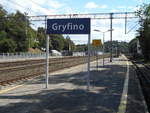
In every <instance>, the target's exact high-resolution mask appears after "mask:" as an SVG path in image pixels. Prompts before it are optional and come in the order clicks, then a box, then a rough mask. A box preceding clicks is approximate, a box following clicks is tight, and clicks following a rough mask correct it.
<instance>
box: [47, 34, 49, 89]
mask: <svg viewBox="0 0 150 113" xmlns="http://www.w3.org/2000/svg"><path fill="white" fill-rule="evenodd" d="M48 74H49V35H47V37H46V88H48Z"/></svg>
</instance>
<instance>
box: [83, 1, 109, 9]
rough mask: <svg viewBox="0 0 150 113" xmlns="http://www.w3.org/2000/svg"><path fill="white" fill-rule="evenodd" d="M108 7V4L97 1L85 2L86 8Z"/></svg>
mask: <svg viewBox="0 0 150 113" xmlns="http://www.w3.org/2000/svg"><path fill="white" fill-rule="evenodd" d="M107 7H108V6H107V5H97V4H96V3H95V2H88V3H86V4H85V8H87V9H94V8H101V9H105V8H107Z"/></svg>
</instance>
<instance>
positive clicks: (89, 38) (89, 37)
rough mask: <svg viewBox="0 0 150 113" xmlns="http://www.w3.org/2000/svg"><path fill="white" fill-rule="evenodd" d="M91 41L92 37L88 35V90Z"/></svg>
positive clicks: (88, 85)
mask: <svg viewBox="0 0 150 113" xmlns="http://www.w3.org/2000/svg"><path fill="white" fill-rule="evenodd" d="M90 40H91V36H90V34H89V35H88V66H87V67H88V73H87V90H89V88H90V49H91V48H90Z"/></svg>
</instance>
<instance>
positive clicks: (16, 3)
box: [0, 0, 65, 15]
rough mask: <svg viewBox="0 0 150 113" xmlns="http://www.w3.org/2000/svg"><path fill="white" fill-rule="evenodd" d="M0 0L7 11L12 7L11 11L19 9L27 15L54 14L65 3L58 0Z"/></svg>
mask: <svg viewBox="0 0 150 113" xmlns="http://www.w3.org/2000/svg"><path fill="white" fill-rule="evenodd" d="M0 1H1V4H2V5H3V6H4V8H6V9H7V10H8V11H10V10H12V9H14V10H13V11H15V10H19V11H20V12H22V13H24V12H26V13H28V14H29V15H38V14H40V15H42V14H56V13H57V12H58V10H60V8H61V7H63V6H64V5H65V4H64V3H63V2H60V1H58V0H33V2H32V1H30V0H13V1H12V0H11V1H12V2H9V1H5V0H0ZM34 2H35V3H34ZM38 4H39V5H38ZM10 12H12V11H10Z"/></svg>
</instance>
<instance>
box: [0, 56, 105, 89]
mask: <svg viewBox="0 0 150 113" xmlns="http://www.w3.org/2000/svg"><path fill="white" fill-rule="evenodd" d="M106 57H107V56H106ZM99 58H102V56H99ZM93 60H96V57H95V56H93V57H91V61H93ZM83 63H86V57H85V56H80V57H79V56H76V57H59V58H50V59H49V72H53V71H56V70H60V69H64V68H67V67H71V66H75V65H79V64H83ZM44 73H45V60H44V59H39V60H27V61H18V62H1V63H0V85H1V86H4V85H8V84H12V83H15V82H18V81H24V80H27V79H29V78H33V77H37V76H40V75H42V74H44Z"/></svg>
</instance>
